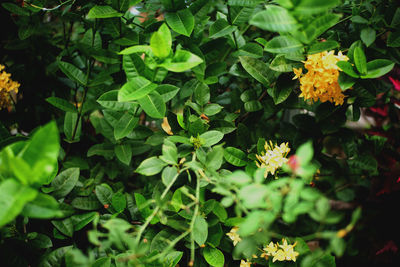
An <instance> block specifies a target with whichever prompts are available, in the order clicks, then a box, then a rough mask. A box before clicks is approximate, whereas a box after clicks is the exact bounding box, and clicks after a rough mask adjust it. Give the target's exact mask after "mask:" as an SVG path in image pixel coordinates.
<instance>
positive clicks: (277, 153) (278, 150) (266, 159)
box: [256, 141, 290, 177]
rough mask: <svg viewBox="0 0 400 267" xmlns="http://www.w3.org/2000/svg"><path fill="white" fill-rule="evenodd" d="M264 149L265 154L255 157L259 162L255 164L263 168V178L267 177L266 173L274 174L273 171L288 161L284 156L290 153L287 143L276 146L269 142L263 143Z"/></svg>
mask: <svg viewBox="0 0 400 267" xmlns="http://www.w3.org/2000/svg"><path fill="white" fill-rule="evenodd" d="M264 148H265V153H261V155H256V158H257V159H258V161H259V162H256V164H257V167H259V168H265V173H264V177H267V176H268V173H271V174H272V175H273V174H275V171H276V170H277V169H278V168H280V167H282V165H283V164H284V163H286V162H287V161H288V159H287V158H286V156H287V154H288V153H289V152H290V148H289V146H288V143H282V144H281V145H280V146H278V145H276V144H275V145H274V144H272V142H271V141H269V143H268V142H265V145H264Z"/></svg>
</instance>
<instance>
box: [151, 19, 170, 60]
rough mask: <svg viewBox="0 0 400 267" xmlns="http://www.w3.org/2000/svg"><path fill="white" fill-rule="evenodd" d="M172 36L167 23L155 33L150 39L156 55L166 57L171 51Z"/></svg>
mask: <svg viewBox="0 0 400 267" xmlns="http://www.w3.org/2000/svg"><path fill="white" fill-rule="evenodd" d="M171 46H172V37H171V32H170V30H169V28H168V26H167V25H166V24H163V25H161V27H160V28H159V29H158V31H156V32H155V33H153V35H152V36H151V39H150V47H151V50H152V51H153V53H154V55H155V56H156V57H158V58H166V57H168V56H169V54H170V53H171Z"/></svg>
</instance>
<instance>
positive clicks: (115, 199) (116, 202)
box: [111, 192, 126, 212]
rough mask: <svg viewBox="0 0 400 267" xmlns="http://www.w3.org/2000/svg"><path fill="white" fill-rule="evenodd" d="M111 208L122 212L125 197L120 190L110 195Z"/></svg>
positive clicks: (124, 206) (124, 205)
mask: <svg viewBox="0 0 400 267" xmlns="http://www.w3.org/2000/svg"><path fill="white" fill-rule="evenodd" d="M111 203H112V206H113V208H114V209H115V210H116V211H117V212H122V211H123V210H124V209H125V208H126V198H125V195H124V194H122V193H121V192H117V193H115V194H114V195H113V196H112V200H111Z"/></svg>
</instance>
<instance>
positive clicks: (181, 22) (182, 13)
mask: <svg viewBox="0 0 400 267" xmlns="http://www.w3.org/2000/svg"><path fill="white" fill-rule="evenodd" d="M165 20H166V22H167V23H168V26H170V27H171V29H173V30H174V31H176V32H177V33H180V34H183V35H185V36H188V37H189V36H190V34H191V33H192V31H193V28H194V17H193V15H192V12H190V9H182V10H179V11H177V12H175V13H166V14H165Z"/></svg>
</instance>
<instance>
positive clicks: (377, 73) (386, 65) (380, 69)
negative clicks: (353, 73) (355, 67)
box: [361, 59, 394, 79]
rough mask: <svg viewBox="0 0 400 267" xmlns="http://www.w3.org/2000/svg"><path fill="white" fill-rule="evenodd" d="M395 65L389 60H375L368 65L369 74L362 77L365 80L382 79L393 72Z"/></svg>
mask: <svg viewBox="0 0 400 267" xmlns="http://www.w3.org/2000/svg"><path fill="white" fill-rule="evenodd" d="M393 67H394V63H393V62H392V61H390V60H388V59H375V60H372V61H370V62H368V63H367V69H368V71H367V74H366V75H361V78H363V79H374V78H378V77H381V76H383V75H385V74H386V73H388V72H389V71H391V70H392V69H393Z"/></svg>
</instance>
